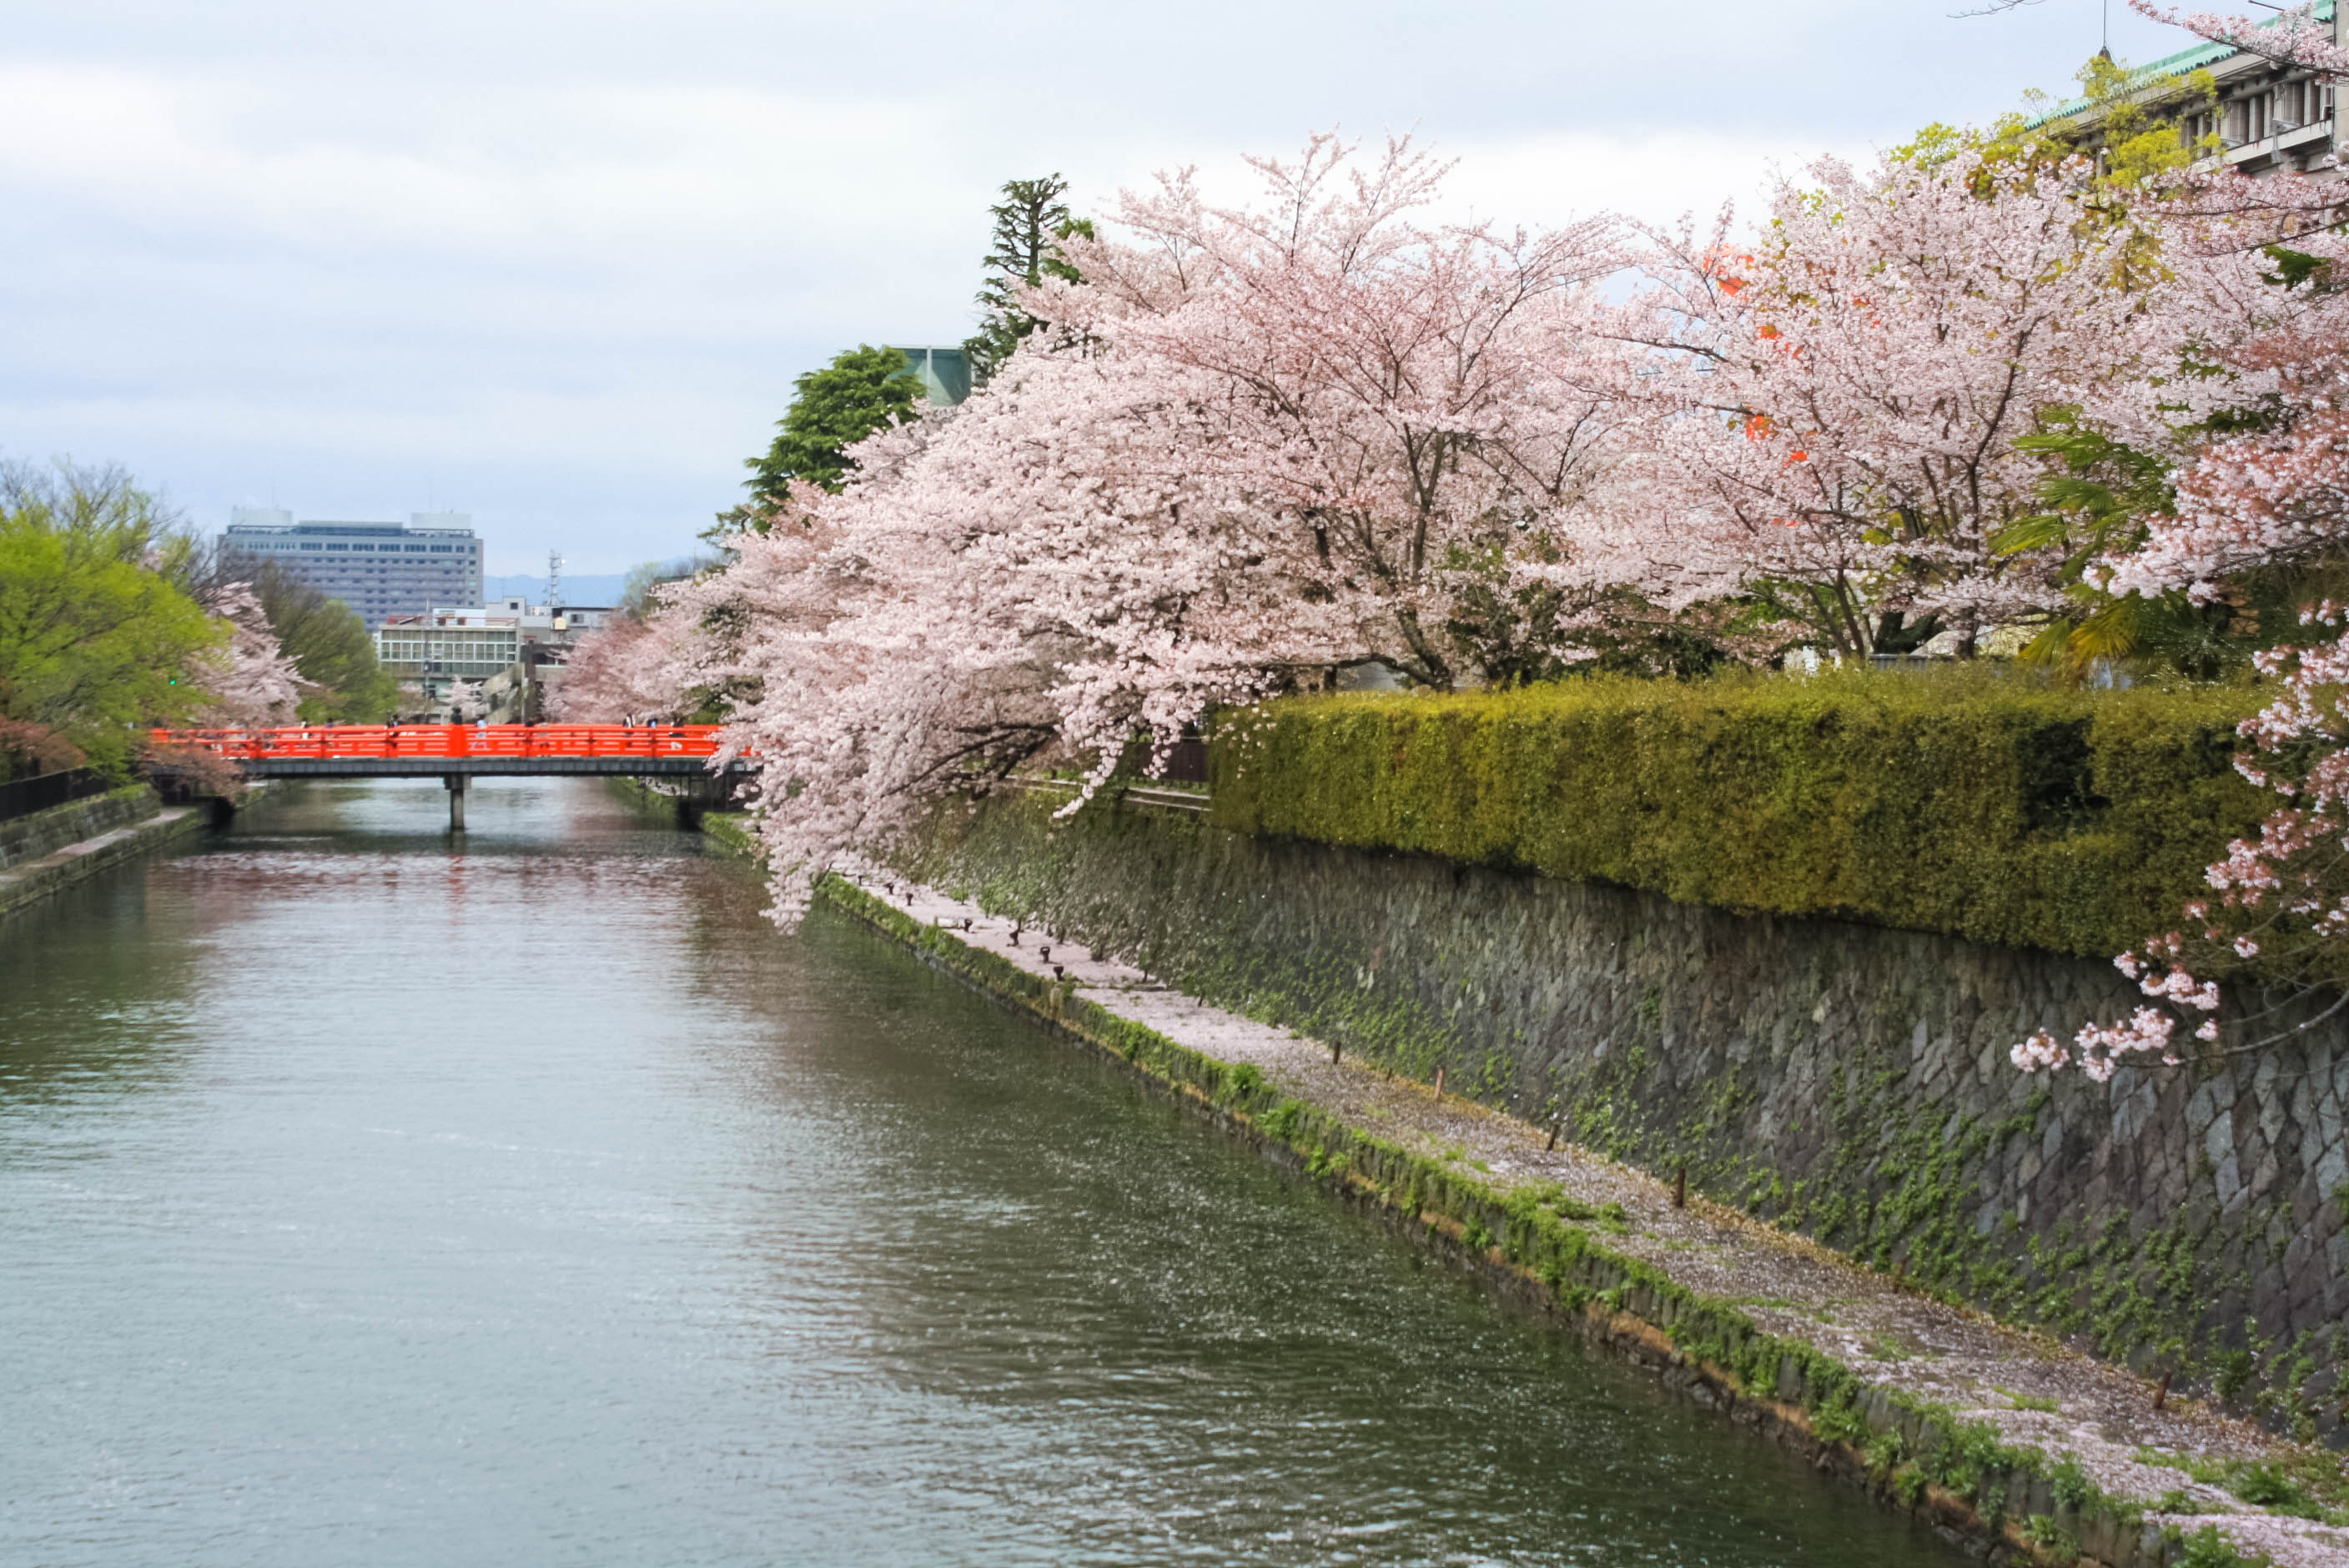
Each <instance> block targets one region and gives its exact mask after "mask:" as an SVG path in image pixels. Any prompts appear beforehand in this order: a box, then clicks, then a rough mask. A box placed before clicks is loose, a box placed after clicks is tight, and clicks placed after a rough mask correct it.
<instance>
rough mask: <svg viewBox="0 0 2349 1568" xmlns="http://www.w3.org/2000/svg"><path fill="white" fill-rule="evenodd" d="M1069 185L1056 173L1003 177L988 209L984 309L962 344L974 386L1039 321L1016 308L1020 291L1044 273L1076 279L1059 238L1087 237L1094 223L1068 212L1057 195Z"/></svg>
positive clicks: (1039, 280) (983, 380)
mask: <svg viewBox="0 0 2349 1568" xmlns="http://www.w3.org/2000/svg"><path fill="white" fill-rule="evenodd" d="M1068 188H1069V182H1068V181H1065V180H1063V179H1061V177H1060V176H1059V175H1058V174H1048V175H1046V176H1045V177H1044V178H1043V179H1041V180H1008V181H1004V184H1003V200H1002V201H999V202H998V203H997V204H996V205H994V206H993V207H990V208H988V211H989V212H991V213H993V214H994V217H995V240H994V243H993V245H992V247H991V248H990V249H989V250H988V253H987V258H986V266H987V269H988V279H987V286H986V287H984V288H982V289H980V290H979V291H978V304H979V308H980V310H981V312H982V313H983V314H982V315H981V316H980V318H979V327H978V332H977V333H976V334H974V335H971V336H970V337H968V338H967V339H965V340H964V342H963V352H964V353H965V354H966V355H967V356H968V357H969V359H970V378H971V384H972V385H973V386H983V385H984V384H985V383H986V382H987V380H988V377H992V376H993V375H994V374H995V372H996V371H997V369H998V368H999V367H1000V366H1002V364H1003V362H1004V361H1005V360H1007V359H1009V358H1010V357H1011V352H1012V350H1014V349H1016V348H1018V347H1019V344H1020V340H1021V339H1023V338H1025V337H1026V336H1027V335H1029V334H1030V333H1031V332H1034V331H1035V330H1036V329H1037V328H1038V327H1039V326H1040V325H1043V324H1042V323H1041V322H1040V321H1038V320H1037V319H1036V318H1035V317H1034V316H1032V315H1029V314H1028V313H1027V312H1026V311H1023V310H1021V309H1020V308H1019V291H1020V290H1021V289H1022V288H1034V287H1035V286H1036V285H1037V284H1040V283H1042V282H1043V281H1044V280H1045V279H1046V278H1048V277H1059V278H1066V279H1068V280H1069V281H1070V282H1071V283H1073V282H1075V281H1076V280H1077V270H1076V268H1074V267H1072V266H1071V265H1070V264H1069V262H1068V259H1067V258H1066V257H1065V256H1064V255H1062V254H1061V242H1062V241H1064V240H1067V239H1069V238H1070V237H1071V236H1072V235H1079V234H1081V235H1083V236H1084V237H1085V238H1086V239H1091V238H1092V233H1093V226H1092V222H1090V221H1088V220H1086V219H1083V218H1072V217H1071V216H1070V215H1069V209H1068V208H1067V207H1066V206H1065V205H1063V204H1062V202H1061V192H1063V191H1066V190H1068Z"/></svg>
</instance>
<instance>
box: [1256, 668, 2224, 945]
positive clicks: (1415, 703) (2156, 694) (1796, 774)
mask: <svg viewBox="0 0 2349 1568" xmlns="http://www.w3.org/2000/svg"><path fill="white" fill-rule="evenodd" d="M2258 703H2259V698H2258V696H2257V695H2256V694H2255V693H2254V692H2252V691H2251V690H2250V689H2248V688H2241V687H2228V688H2210V687H2204V688H2195V689H2186V690H2175V691H2166V690H2148V689H2138V690H2132V691H2125V692H2101V693H2092V692H2075V691H2064V690H2056V689H2051V688H2048V687H2045V686H2039V685H2036V684H2034V683H2033V682H2031V681H2029V680H2027V679H2023V678H2018V677H2011V676H2001V675H1999V674H1997V673H1995V672H1991V671H1982V672H1980V673H1973V672H1948V673H1939V674H1926V675H1911V674H1906V673H1901V674H1893V673H1875V672H1868V673H1865V674H1860V673H1855V674H1850V675H1840V676H1836V675H1831V676H1820V677H1817V678H1814V679H1808V680H1803V679H1794V678H1785V677H1762V676H1730V677H1723V678H1721V679H1716V680H1712V681H1704V682H1697V683H1689V684H1682V683H1677V682H1667V681H1640V680H1628V679H1594V680H1582V681H1571V682H1566V683H1561V684H1558V685H1554V686H1529V687H1524V688H1520V689H1518V690H1516V691H1510V692H1492V693H1475V694H1468V695H1457V696H1430V695H1402V694H1394V693H1378V694H1369V693H1361V694H1347V695H1342V696H1315V697H1295V698H1287V699H1283V700H1281V701H1278V702H1273V703H1268V704H1266V705H1264V706H1263V707H1257V708H1254V709H1248V710H1246V711H1242V712H1236V713H1231V714H1226V715H1225V716H1223V717H1221V718H1220V719H1219V720H1218V722H1217V724H1216V727H1215V734H1214V736H1213V738H1212V741H1211V747H1210V752H1211V759H1212V760H1211V766H1212V769H1213V772H1214V779H1215V797H1214V799H1215V804H1214V810H1215V816H1216V821H1217V822H1218V824H1219V825H1221V826H1224V827H1226V828H1230V829H1233V830H1238V831H1242V832H1247V833H1255V834H1268V835H1281V836H1288V837H1294V838H1300V839H1309V840H1316V841H1322V842H1327V843H1334V844H1348V845H1353V846H1357V847H1360V848H1363V849H1379V850H1398V851H1418V852H1423V853H1428V854H1434V855H1441V856H1444V857H1445V858H1447V859H1450V860H1453V861H1461V862H1464V863H1468V864H1475V865H1490V866H1500V867H1513V868H1518V869H1523V870H1527V871H1532V872H1539V873H1540V874H1542V875H1545V876H1550V877H1557V878H1561V879H1568V880H1575V881H1597V882H1614V883H1618V884H1620V885H1623V886H1626V887H1634V888H1643V889H1647V890H1649V891H1651V892H1660V893H1662V894H1664V895H1666V896H1667V897H1670V898H1672V899H1674V900H1677V901H1679V902H1681V903H1697V904H1710V905H1713V906H1716V907H1719V908H1723V909H1728V910H1733V911H1739V912H1744V913H1772V914H1801V915H1829V916H1837V917H1841V918H1846V919H1855V920H1865V921H1869V922H1873V923H1878V924H1882V925H1890V926H1899V927H1905V928H1909V929H1912V930H1920V931H1940V932H1949V933H1952V934H1958V935H1962V936H1969V937H1973V938H1976V939H1978V940H1982V941H1986V942H1996V943H2002V944H2011V945H2017V946H2032V947H2042V948H2049V949H2053V950H2054V951H2057V952H2063V953H2076V954H2097V955H2102V954H2109V953H2113V952H2116V951H2118V950H2120V949H2122V948H2124V947H2129V946H2133V945H2135V944H2137V943H2138V942H2139V941H2141V940H2143V938H2144V937H2145V936H2146V935H2147V934H2148V933H2150V932H2153V931H2157V930H2161V929H2166V928H2168V927H2169V926H2172V925H2175V924H2176V923H2177V922H2178V906H2179V904H2180V903H2182V902H2183V901H2184V900H2185V899H2186V898H2188V897H2189V896H2191V895H2192V893H2193V892H2194V891H2195V890H2196V889H2199V888H2201V887H2203V886H2205V885H2206V884H2205V883H2204V882H2203V880H2202V868H2203V867H2204V866H2205V865H2207V864H2208V863H2209V862H2210V861H2213V860H2215V859H2217V858H2218V856H2219V854H2220V851H2222V849H2223V847H2224V845H2225V842H2226V841H2227V839H2228V838H2229V837H2230V836H2232V835H2234V834H2238V833H2241V832H2244V831H2247V830H2249V829H2250V828H2251V826H2252V825H2253V824H2254V823H2255V822H2256V821H2257V820H2258V819H2259V817H2260V815H2261V811H2262V810H2263V809H2264V808H2263V805H2262V801H2261V796H2260V794H2259V793H2258V792H2257V791H2255V790H2253V789H2251V786H2250V785H2248V784H2246V783H2245V782H2243V780H2242V779H2240V778H2239V777H2238V776H2237V775H2236V774H2235V772H2234V770H2233V768H2232V765H2231V759H2232V758H2233V755H2234V753H2235V751H2236V749H2237V746H2238V740H2237V737H2236V734H2235V726H2236V725H2237V724H2238V723H2239V722H2240V720H2241V719H2242V718H2243V717H2246V716H2247V715H2249V714H2250V713H2251V712H2252V711H2254V710H2255V709H2256V707H2258Z"/></svg>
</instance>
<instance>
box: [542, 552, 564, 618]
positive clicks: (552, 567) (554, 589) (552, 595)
mask: <svg viewBox="0 0 2349 1568" xmlns="http://www.w3.org/2000/svg"><path fill="white" fill-rule="evenodd" d="M562 606H563V556H562V553H561V552H558V551H553V550H550V551H548V552H546V608H547V610H548V612H549V613H552V612H554V611H555V610H558V609H560V608H562Z"/></svg>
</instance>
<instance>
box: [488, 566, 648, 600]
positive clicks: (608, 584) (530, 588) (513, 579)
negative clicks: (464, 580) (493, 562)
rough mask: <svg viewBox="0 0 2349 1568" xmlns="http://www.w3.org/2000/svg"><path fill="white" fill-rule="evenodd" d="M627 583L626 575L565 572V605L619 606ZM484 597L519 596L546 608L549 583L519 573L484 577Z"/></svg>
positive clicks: (507, 597) (505, 597)
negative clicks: (621, 591) (622, 590)
mask: <svg viewBox="0 0 2349 1568" xmlns="http://www.w3.org/2000/svg"><path fill="white" fill-rule="evenodd" d="M627 581H628V579H627V575H626V573H617V572H614V573H603V574H601V575H598V574H596V573H586V572H582V573H575V574H574V573H569V572H566V573H564V574H563V602H564V603H566V604H616V603H619V602H620V590H621V589H622V588H624V587H626V585H627ZM481 593H482V595H483V596H484V597H486V598H491V599H511V598H512V597H513V596H514V595H516V594H520V595H521V596H522V597H523V598H525V599H527V600H529V601H530V602H531V603H533V604H543V603H546V579H545V578H543V577H531V576H527V575H523V574H519V573H509V574H508V575H506V576H503V577H484V578H482V579H481Z"/></svg>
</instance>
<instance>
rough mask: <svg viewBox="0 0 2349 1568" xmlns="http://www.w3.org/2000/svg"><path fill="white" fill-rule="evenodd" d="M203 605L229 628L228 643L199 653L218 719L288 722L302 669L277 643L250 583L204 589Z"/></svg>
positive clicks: (242, 723)
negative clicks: (297, 667) (295, 665)
mask: <svg viewBox="0 0 2349 1568" xmlns="http://www.w3.org/2000/svg"><path fill="white" fill-rule="evenodd" d="M202 603H203V607H204V610H205V612H206V613H207V614H211V615H212V616H213V617H214V618H216V619H218V620H221V621H224V622H226V623H227V624H228V628H229V636H228V640H227V642H226V643H224V644H222V645H221V646H219V647H217V648H214V649H211V650H208V651H207V652H206V653H205V654H203V655H202V664H203V668H202V670H201V671H200V672H199V677H200V679H201V681H202V685H203V686H204V687H205V688H206V689H207V690H208V691H209V692H210V693H211V695H212V700H213V702H214V704H215V705H216V707H217V708H218V711H219V717H220V718H221V719H222V721H224V722H226V723H227V724H230V725H233V726H236V727H241V728H247V729H259V728H266V727H270V726H273V725H280V724H285V723H288V722H290V721H291V719H292V718H293V717H294V710H295V706H296V705H297V704H298V703H300V701H301V700H302V677H301V673H300V672H299V671H298V670H296V669H295V667H294V661H293V660H292V659H291V658H288V657H287V656H286V655H285V649H284V648H282V647H280V646H279V645H278V642H277V635H276V634H275V633H274V632H272V631H271V630H270V629H269V617H268V615H267V614H265V613H264V611H263V609H262V607H261V601H260V599H259V598H258V597H257V596H255V595H254V592H253V587H252V584H250V583H219V584H217V585H215V586H213V587H212V588H209V589H207V590H206V591H205V593H204V594H203V599H202Z"/></svg>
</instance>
